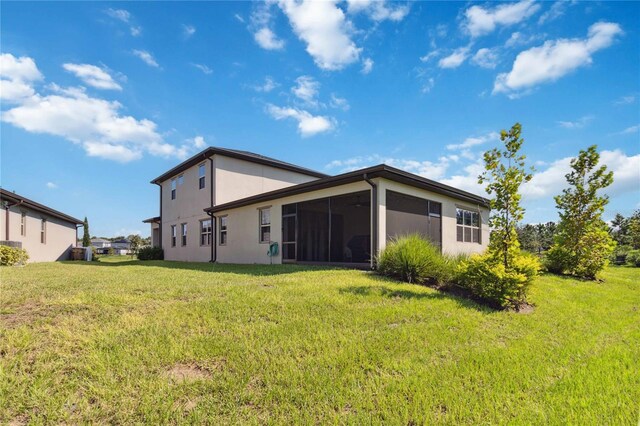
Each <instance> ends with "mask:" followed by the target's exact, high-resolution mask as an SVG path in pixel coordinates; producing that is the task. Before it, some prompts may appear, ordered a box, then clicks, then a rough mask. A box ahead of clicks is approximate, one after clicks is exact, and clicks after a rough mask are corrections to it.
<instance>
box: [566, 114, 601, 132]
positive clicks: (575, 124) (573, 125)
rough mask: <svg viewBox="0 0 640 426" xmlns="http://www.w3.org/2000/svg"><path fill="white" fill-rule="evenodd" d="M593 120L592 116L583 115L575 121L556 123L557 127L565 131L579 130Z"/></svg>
mask: <svg viewBox="0 0 640 426" xmlns="http://www.w3.org/2000/svg"><path fill="white" fill-rule="evenodd" d="M593 119H594V116H593V115H585V116H584V117H580V118H579V119H577V120H575V121H558V125H559V126H560V127H564V128H565V129H581V128H583V127H584V126H586V125H587V124H588V123H589V122H590V121H591V120H593Z"/></svg>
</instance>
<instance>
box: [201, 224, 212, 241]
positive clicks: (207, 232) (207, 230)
mask: <svg viewBox="0 0 640 426" xmlns="http://www.w3.org/2000/svg"><path fill="white" fill-rule="evenodd" d="M200 245H201V246H209V245H211V219H205V220H201V221H200Z"/></svg>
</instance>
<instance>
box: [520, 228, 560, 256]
mask: <svg viewBox="0 0 640 426" xmlns="http://www.w3.org/2000/svg"><path fill="white" fill-rule="evenodd" d="M517 232H518V241H519V242H520V246H521V247H522V249H523V250H526V251H529V252H531V253H538V254H539V253H541V252H542V251H546V250H549V248H550V247H551V246H552V245H553V237H554V235H555V232H556V224H555V223H554V222H547V223H538V224H536V225H532V224H526V225H524V226H518V228H517Z"/></svg>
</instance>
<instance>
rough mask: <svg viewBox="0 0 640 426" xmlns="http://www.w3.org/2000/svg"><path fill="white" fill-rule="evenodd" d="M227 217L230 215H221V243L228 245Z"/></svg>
mask: <svg viewBox="0 0 640 426" xmlns="http://www.w3.org/2000/svg"><path fill="white" fill-rule="evenodd" d="M227 218H228V216H220V245H221V246H226V245H227Z"/></svg>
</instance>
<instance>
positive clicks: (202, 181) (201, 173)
mask: <svg viewBox="0 0 640 426" xmlns="http://www.w3.org/2000/svg"><path fill="white" fill-rule="evenodd" d="M205 175H206V169H205V166H204V164H200V165H199V166H198V189H202V188H204V187H205V179H204V178H205Z"/></svg>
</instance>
